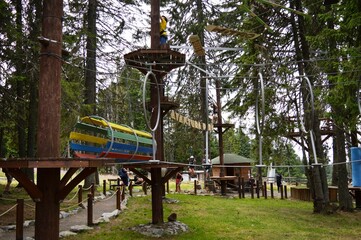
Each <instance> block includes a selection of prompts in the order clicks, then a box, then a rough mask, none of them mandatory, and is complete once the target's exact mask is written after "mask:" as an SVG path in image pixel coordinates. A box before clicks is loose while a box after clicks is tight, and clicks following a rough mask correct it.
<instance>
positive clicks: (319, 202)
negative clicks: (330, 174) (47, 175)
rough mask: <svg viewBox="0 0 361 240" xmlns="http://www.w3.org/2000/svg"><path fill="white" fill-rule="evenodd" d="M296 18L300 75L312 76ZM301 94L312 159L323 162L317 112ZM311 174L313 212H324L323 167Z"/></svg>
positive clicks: (300, 19) (301, 25)
mask: <svg viewBox="0 0 361 240" xmlns="http://www.w3.org/2000/svg"><path fill="white" fill-rule="evenodd" d="M291 2H292V1H291ZM294 3H295V6H296V10H298V11H302V2H301V0H297V1H294ZM291 4H292V3H291ZM297 20H298V21H297V26H298V29H297V30H296V31H294V32H297V35H298V37H299V40H300V45H299V46H300V50H301V52H300V54H301V55H302V60H304V63H303V67H302V68H300V75H303V74H305V75H308V76H313V73H312V66H311V64H310V63H309V59H310V50H309V45H308V42H307V40H306V30H305V29H306V27H305V21H304V17H303V16H300V15H299V16H298V18H297ZM309 79H310V82H311V85H312V87H313V86H314V82H315V79H314V78H313V77H310V78H309ZM302 89H303V91H305V89H307V87H306V88H302ZM302 95H303V101H304V106H305V107H306V109H304V113H305V119H306V124H305V125H306V129H307V130H313V132H314V141H315V142H314V146H315V148H316V149H315V151H316V157H317V159H313V161H314V162H318V163H320V164H322V163H324V162H325V157H324V151H323V146H322V141H321V133H320V128H319V112H318V111H317V110H315V111H314V112H313V113H314V114H313V115H311V114H310V113H309V112H307V109H311V108H310V107H312V106H308V105H307V104H309V102H307V99H306V97H307V94H302ZM308 149H309V150H310V151H312V142H311V138H310V137H308ZM309 155H310V156H312V155H313V154H312V152H310V153H309ZM311 176H312V181H311V184H313V187H312V186H311V188H312V190H313V200H314V201H313V202H314V212H316V213H320V212H324V211H325V210H326V207H328V205H329V199H328V185H327V178H326V171H325V168H323V167H317V166H316V167H314V168H313V169H312V175H311Z"/></svg>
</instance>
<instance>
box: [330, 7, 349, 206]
mask: <svg viewBox="0 0 361 240" xmlns="http://www.w3.org/2000/svg"><path fill="white" fill-rule="evenodd" d="M326 11H331V8H330V6H327V7H326ZM327 28H328V29H330V30H334V28H335V26H334V22H333V19H332V18H329V19H328V20H327ZM328 45H329V47H328V49H329V54H330V55H331V56H334V55H336V56H337V44H336V40H335V38H333V37H332V36H330V37H329V38H328ZM330 65H331V67H329V69H327V70H328V72H331V73H332V74H329V77H330V78H332V77H335V76H336V75H337V68H335V67H334V66H335V65H334V64H330ZM330 81H332V80H330ZM335 87H336V86H335V85H333V84H330V93H331V95H332V92H335V90H334V88H335ZM336 92H337V90H336ZM336 94H338V93H336ZM331 108H332V113H333V119H334V123H335V127H334V131H335V136H334V138H333V145H334V149H335V151H334V153H335V154H334V163H341V164H336V165H334V169H333V172H334V175H335V177H336V180H335V181H336V183H337V186H338V196H339V207H340V209H342V210H344V211H352V208H353V207H352V199H351V196H350V194H349V192H348V174H347V167H346V164H342V163H345V162H346V150H345V140H346V138H345V133H344V131H343V129H342V127H343V126H344V124H343V121H344V120H343V119H344V118H343V117H341V116H344V112H345V110H344V103H343V102H337V103H335V102H332V103H331Z"/></svg>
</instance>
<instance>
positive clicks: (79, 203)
mask: <svg viewBox="0 0 361 240" xmlns="http://www.w3.org/2000/svg"><path fill="white" fill-rule="evenodd" d="M78 188H79V191H78V206H79V207H83V203H82V202H83V186H82V185H79V186H78Z"/></svg>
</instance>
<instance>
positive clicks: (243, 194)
mask: <svg viewBox="0 0 361 240" xmlns="http://www.w3.org/2000/svg"><path fill="white" fill-rule="evenodd" d="M241 181H242V198H245V191H246V189H244V187H245V184H244V178H242V179H241Z"/></svg>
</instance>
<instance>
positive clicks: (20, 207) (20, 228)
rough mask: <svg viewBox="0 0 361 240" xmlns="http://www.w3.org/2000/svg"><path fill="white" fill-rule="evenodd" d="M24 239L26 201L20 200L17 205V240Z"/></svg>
mask: <svg viewBox="0 0 361 240" xmlns="http://www.w3.org/2000/svg"><path fill="white" fill-rule="evenodd" d="M23 237H24V199H18V200H17V205H16V240H20V239H23Z"/></svg>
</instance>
